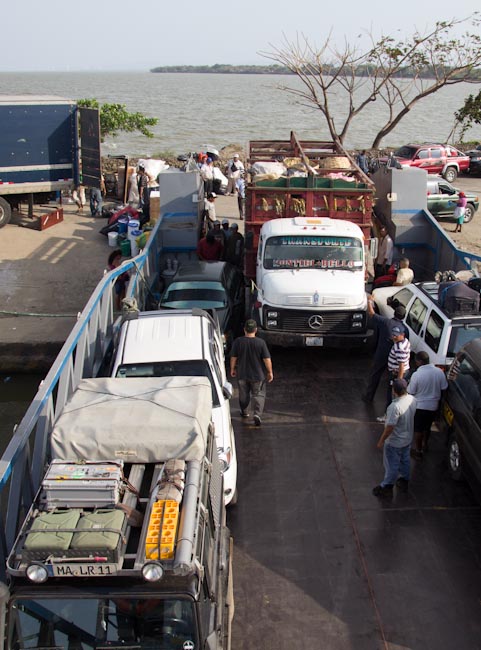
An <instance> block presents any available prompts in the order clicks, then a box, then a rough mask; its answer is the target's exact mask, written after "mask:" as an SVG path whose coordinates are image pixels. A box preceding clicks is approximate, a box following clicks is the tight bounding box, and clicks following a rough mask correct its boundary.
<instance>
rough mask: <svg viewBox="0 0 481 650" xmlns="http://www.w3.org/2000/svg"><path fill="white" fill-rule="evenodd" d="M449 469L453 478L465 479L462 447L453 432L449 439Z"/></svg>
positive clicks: (456, 479) (457, 479)
mask: <svg viewBox="0 0 481 650" xmlns="http://www.w3.org/2000/svg"><path fill="white" fill-rule="evenodd" d="M448 469H449V474H450V476H451V478H452V479H453V480H455V481H461V480H462V479H463V467H462V457H461V449H460V448H459V442H458V439H457V437H456V436H455V435H454V434H451V436H450V438H449V441H448Z"/></svg>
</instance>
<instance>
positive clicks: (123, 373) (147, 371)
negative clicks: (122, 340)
mask: <svg viewBox="0 0 481 650" xmlns="http://www.w3.org/2000/svg"><path fill="white" fill-rule="evenodd" d="M116 377H207V379H208V380H209V381H210V385H211V386H212V406H220V401H219V397H218V395H217V392H216V390H215V387H214V380H213V377H212V373H211V371H210V368H209V364H208V363H207V361H206V360H205V359H189V361H157V362H154V361H152V362H150V363H131V364H123V365H121V366H119V367H118V368H117V375H116Z"/></svg>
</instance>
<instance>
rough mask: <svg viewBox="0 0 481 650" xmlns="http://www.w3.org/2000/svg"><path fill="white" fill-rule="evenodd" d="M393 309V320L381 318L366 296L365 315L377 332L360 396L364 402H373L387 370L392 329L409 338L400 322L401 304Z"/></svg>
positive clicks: (401, 314) (404, 310) (405, 328)
mask: <svg viewBox="0 0 481 650" xmlns="http://www.w3.org/2000/svg"><path fill="white" fill-rule="evenodd" d="M394 307H395V308H394V318H388V317H387V316H381V315H380V314H376V312H375V311H374V300H373V298H372V296H368V298H367V313H368V315H369V317H370V319H371V324H372V325H373V326H374V328H375V329H376V330H377V345H376V350H375V351H374V357H373V360H372V364H371V368H370V370H369V378H368V381H367V386H366V390H365V391H364V393H363V394H362V396H361V397H362V400H363V401H364V402H372V401H373V399H374V395H375V394H376V391H377V388H378V386H379V382H380V381H381V377H382V375H383V373H384V371H385V370H386V368H387V359H388V356H389V352H390V350H391V347H392V338H391V332H392V328H393V327H396V326H397V327H400V328H401V329H402V330H403V331H404V332H405V336H406V337H408V336H409V331H408V328H407V327H406V325H405V324H404V323H403V320H402V319H403V318H404V316H405V315H406V309H405V308H404V307H403V305H401V304H398V305H395V306H394Z"/></svg>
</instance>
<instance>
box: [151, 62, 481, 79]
mask: <svg viewBox="0 0 481 650" xmlns="http://www.w3.org/2000/svg"><path fill="white" fill-rule="evenodd" d="M149 72H157V73H164V74H166V73H167V74H168V73H191V74H192V73H193V74H257V75H273V74H278V75H290V76H293V75H294V76H295V74H296V73H295V72H292V71H291V70H289V68H287V67H286V66H283V65H278V64H272V65H230V64H227V63H216V64H215V65H166V66H157V67H155V68H151V69H150V70H149ZM335 72H336V69H335V68H334V67H333V68H332V73H333V74H334V73H335ZM356 74H357V75H358V76H359V77H364V76H370V75H371V74H372V70H370V69H369V68H368V67H367V66H359V67H358V69H357V71H356ZM412 76H413V75H412V71H411V70H410V69H409V68H408V67H406V68H403V69H401V70H399V71H398V73H397V74H396V75H395V77H396V78H403V77H405V78H406V79H412ZM419 76H420V77H421V78H423V79H432V78H435V77H436V75H435V74H434V73H433V70H432V69H430V68H429V66H427V67H426V69H425V71H424V72H423V73H421V74H420V75H419ZM468 81H471V82H479V81H481V68H476V69H474V70H472V71H471V74H470V77H469V79H468Z"/></svg>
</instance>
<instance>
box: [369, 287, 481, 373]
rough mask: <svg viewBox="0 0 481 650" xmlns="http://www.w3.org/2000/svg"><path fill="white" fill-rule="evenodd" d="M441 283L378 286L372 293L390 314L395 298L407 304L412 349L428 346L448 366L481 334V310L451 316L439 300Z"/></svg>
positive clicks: (380, 307)
mask: <svg viewBox="0 0 481 650" xmlns="http://www.w3.org/2000/svg"><path fill="white" fill-rule="evenodd" d="M438 287H439V285H438V284H437V283H436V282H417V283H416V284H408V285H406V286H405V287H383V288H381V289H375V290H374V291H373V292H372V296H373V298H374V302H375V303H376V305H377V309H378V311H379V313H380V314H382V315H383V316H388V317H389V318H392V316H393V315H394V310H393V308H392V306H391V304H392V301H393V300H398V301H399V303H400V304H401V305H404V307H405V308H406V316H405V317H404V322H405V324H406V325H407V327H408V330H409V341H410V343H411V350H412V351H413V352H420V351H421V350H424V351H425V352H427V353H428V354H429V358H430V360H431V362H432V363H434V364H436V365H438V366H445V367H447V366H449V365H451V363H452V361H453V359H454V356H455V355H456V353H457V352H458V350H459V349H460V348H461V347H462V346H463V345H465V344H466V343H467V342H468V341H471V340H472V339H476V338H479V337H481V313H480V312H479V311H478V312H475V313H470V314H463V315H460V316H457V315H455V316H451V315H450V314H448V313H447V312H446V311H445V310H444V309H443V308H442V307H440V305H439V303H438ZM388 300H389V304H388Z"/></svg>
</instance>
